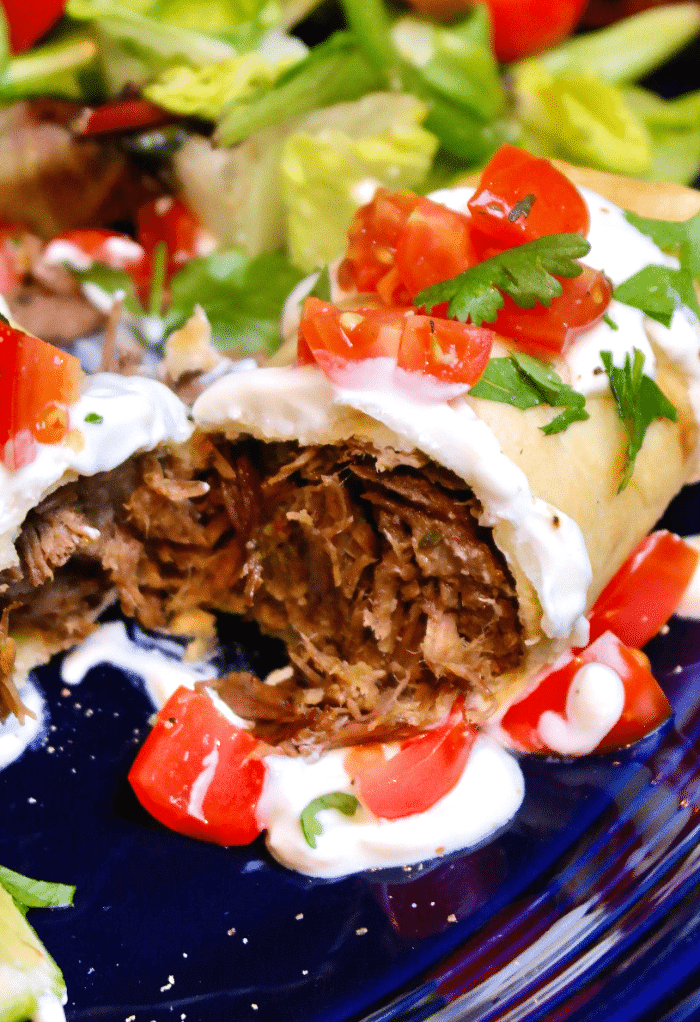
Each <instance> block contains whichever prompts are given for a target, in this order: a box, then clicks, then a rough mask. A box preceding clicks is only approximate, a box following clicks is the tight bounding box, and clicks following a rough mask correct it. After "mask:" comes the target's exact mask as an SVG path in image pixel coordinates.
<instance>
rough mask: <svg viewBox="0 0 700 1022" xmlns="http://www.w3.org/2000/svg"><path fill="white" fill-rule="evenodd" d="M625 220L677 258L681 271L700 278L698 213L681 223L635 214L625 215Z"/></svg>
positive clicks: (699, 216)
mask: <svg viewBox="0 0 700 1022" xmlns="http://www.w3.org/2000/svg"><path fill="white" fill-rule="evenodd" d="M625 218H626V219H627V220H628V221H629V223H631V224H632V226H633V227H636V228H637V230H638V231H641V232H642V234H646V235H647V236H648V237H649V238H651V239H652V241H654V242H656V244H657V245H658V246H659V248H661V249H663V250H664V252H670V253H672V254H673V255H676V256H678V259H679V261H680V264H681V269H683V270H687V271H688V273H689V274H690V275H691V277H694V278H696V279H697V278H700V213H696V214H695V216H691V217H690V219H689V220H681V221H674V220H652V219H649V218H648V217H645V216H639V215H638V214H637V213H625Z"/></svg>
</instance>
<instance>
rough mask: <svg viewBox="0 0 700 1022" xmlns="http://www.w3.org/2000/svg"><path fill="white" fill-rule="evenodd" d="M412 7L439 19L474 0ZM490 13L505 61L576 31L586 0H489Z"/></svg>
mask: <svg viewBox="0 0 700 1022" xmlns="http://www.w3.org/2000/svg"><path fill="white" fill-rule="evenodd" d="M409 3H410V4H411V7H413V8H415V10H417V11H420V13H421V14H425V15H427V16H428V17H429V18H436V19H438V20H440V21H442V20H447V19H451V18H458V17H460V16H464V15H465V14H467V13H468V12H469V10H470V9H471V8H472V6H473V4H472V0H409ZM486 4H487V7H488V8H489V12H490V14H491V23H492V31H493V45H494V50H495V53H496V56H497V57H498V59H499V60H500V61H501V62H502V63H505V62H507V61H510V60H517V59H518V58H519V57H527V56H529V55H530V54H532V53H540V52H541V51H542V50H546V49H547V48H548V47H550V46H554V44H555V43H558V42H561V41H562V40H563V39H566V37H567V36H568V35H569V34H570V33H571V32H572V31H573V29H574V28H575V27H576V25H577V24H578V20H579V18H580V16H581V13H582V11H583V9H584V7H585V4H586V0H557V2H556V3H554V2H552V0H486Z"/></svg>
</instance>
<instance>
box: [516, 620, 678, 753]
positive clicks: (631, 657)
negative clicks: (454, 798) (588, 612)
mask: <svg viewBox="0 0 700 1022" xmlns="http://www.w3.org/2000/svg"><path fill="white" fill-rule="evenodd" d="M585 664H603V665H605V666H606V667H610V668H612V669H613V670H614V671H615V672H616V673H617V675H618V676H619V678H620V679H621V681H622V683H623V685H624V689H625V702H624V706H623V709H622V714H621V716H620V719H619V720H618V722H617V723H616V724H615V725H614V726H613V728H612V729H611V730H610V731H608V733H607V735H606V736H605V738H604V739H603V741H601V742H600V744H599V745H598V746H597V750H596V751H599V752H604V751H608V750H612V749H618V748H622V747H623V746H625V745H630V744H631V743H632V742H636V741H638V740H639V739H640V738H643V737H644V736H645V735H647V734H649V733H650V732H651V731H653V730H654V729H655V728H657V727H658V726H659V725H660V724H662V723H663V722H664V721H665V720H667V719H668V717H669V715H670V713H671V707H670V706H669V703H668V700H667V699H666V696H665V695H664V693H663V690H662V689H661V687H660V686H659V684H658V682H657V681H656V679H655V678H654V676H653V674H652V673H651V671H650V670H649V669H648V667H647V666H646V664H645V657H644V654H639V653H638V652H637V651H636V650H632V649H629V648H628V647H627V646H625V645H624V644H623V643H622V642H620V640H619V639H618V638H617V636H615V635H613V633H612V632H604V633H603V634H602V635H601V636H599V637H598V638H597V639H596V641H595V642H593V643H591V645H590V646H587V647H586V649H584V650H582V651H581V652H580V653H578V654H577V655H576V656H571V657H569V658H568V659H566V660H564V661H563V662H562V663H561V664H560V665H559V666H558V667H557V668H556V669H555V670H553V671H550V673H549V674H547V675H545V677H544V678H543V679H542V681H540V683H539V685H538V686H537V688H536V689H535V690H534V691H533V692H531V693H530V694H529V695H528V696H526V697H525V698H524V699H521V700H520V702H517V703H514V704H513V706H511V707H510V708H509V709H508V711H507V712H506V714H505V715H504V717H503V720H502V721H501V726H502V728H503V729H504V730H505V731H506V732H507V733H508V734H509V735H510V736H511V738H512V739H513V741H514V743H515V746H516V747H517V748H519V749H522V750H524V751H527V752H548V751H550V750H549V749H548V748H547V746H546V745H545V742H544V739H543V738H542V736H541V734H540V732H539V730H538V728H539V722H540V717H541V716H542V714H543V713H545V712H546V711H547V710H551V711H553V712H554V713H558V714H561V715H565V710H566V697H567V694H568V691H569V686H570V685H571V683H572V681H573V680H574V678H575V676H576V674H577V672H578V670H579V669H580V668H581V667H583V666H584V665H585Z"/></svg>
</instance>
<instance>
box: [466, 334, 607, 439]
mask: <svg viewBox="0 0 700 1022" xmlns="http://www.w3.org/2000/svg"><path fill="white" fill-rule="evenodd" d="M469 393H470V395H471V396H472V397H481V398H485V399H486V400H487V401H500V402H501V403H502V404H508V405H513V406H514V407H515V408H520V409H523V410H524V409H526V408H535V407H536V406H537V405H551V406H552V407H553V408H564V411H563V412H561V413H560V414H559V415H557V417H556V418H555V419H553V420H552V421H551V422H550V423H548V424H547V425H546V426H540V429H541V430H542V432H543V433H546V434H548V435H549V434H551V433H559V432H561V431H562V430H564V429H566V427H567V426H569V425H570V424H571V423H572V422H577V421H582V420H584V419H587V418H588V417H589V416H588V412H587V411H586V409H585V407H584V405H585V403H586V399H585V397H584V396H583V394H581V393H579V391H577V390H574V389H573V388H572V387H570V386H569V385H568V383H564V381H563V380H562V379H561V377H560V376H559V375H558V374H557V373H556V372H555V371H554V369H552V367H551V365H549V363H547V362H543V361H542V360H541V359H539V358H534V357H533V356H532V355H527V354H526V353H525V352H523V351H512V352H511V354H510V355H508V356H506V357H505V358H492V359H490V360H489V362H488V364H487V366H486V369H485V370H484V374H483V376H482V377H481V379H480V380H479V381H478V383H475V384H474V386H473V387H472V388H471V389H470V391H469Z"/></svg>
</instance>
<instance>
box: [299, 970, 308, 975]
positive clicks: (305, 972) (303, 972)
mask: <svg viewBox="0 0 700 1022" xmlns="http://www.w3.org/2000/svg"><path fill="white" fill-rule="evenodd" d="M301 974H302V976H308V975H309V970H308V969H302V970H301Z"/></svg>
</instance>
